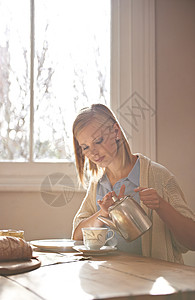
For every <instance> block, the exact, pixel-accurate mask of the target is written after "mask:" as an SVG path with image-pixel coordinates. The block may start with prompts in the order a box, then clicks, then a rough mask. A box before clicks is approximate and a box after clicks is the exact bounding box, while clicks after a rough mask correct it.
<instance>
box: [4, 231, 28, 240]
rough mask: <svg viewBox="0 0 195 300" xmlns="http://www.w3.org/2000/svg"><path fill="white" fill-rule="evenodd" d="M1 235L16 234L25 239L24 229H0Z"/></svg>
mask: <svg viewBox="0 0 195 300" xmlns="http://www.w3.org/2000/svg"><path fill="white" fill-rule="evenodd" d="M1 235H6V236H15V237H18V238H19V237H20V238H22V239H24V231H23V230H15V229H4V230H0V236H1Z"/></svg>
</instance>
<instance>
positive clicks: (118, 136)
mask: <svg viewBox="0 0 195 300" xmlns="http://www.w3.org/2000/svg"><path fill="white" fill-rule="evenodd" d="M113 129H114V132H115V139H116V140H120V139H121V129H120V126H119V125H118V123H114V125H113Z"/></svg>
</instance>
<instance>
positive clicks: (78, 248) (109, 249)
mask: <svg viewBox="0 0 195 300" xmlns="http://www.w3.org/2000/svg"><path fill="white" fill-rule="evenodd" d="M73 249H75V250H76V251H79V252H82V253H83V254H86V255H104V254H108V253H111V252H113V251H116V250H117V248H116V247H113V246H103V247H102V248H100V249H98V250H92V249H88V248H86V247H85V246H84V245H81V246H74V247H73Z"/></svg>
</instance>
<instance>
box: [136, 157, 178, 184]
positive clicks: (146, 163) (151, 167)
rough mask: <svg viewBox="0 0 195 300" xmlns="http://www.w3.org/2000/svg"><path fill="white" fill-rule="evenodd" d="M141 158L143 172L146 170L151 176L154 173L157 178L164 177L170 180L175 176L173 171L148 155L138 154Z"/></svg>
mask: <svg viewBox="0 0 195 300" xmlns="http://www.w3.org/2000/svg"><path fill="white" fill-rule="evenodd" d="M138 156H139V159H140V169H141V171H142V172H144V173H145V172H146V173H147V174H148V175H149V176H151V175H153V176H154V177H155V178H156V177H159V179H160V178H161V179H163V181H164V180H166V181H168V180H169V179H170V178H172V177H174V175H173V173H172V172H170V171H169V170H168V169H167V168H166V167H165V166H163V165H162V164H160V163H157V162H155V161H152V160H151V159H150V158H148V157H147V156H144V155H142V154H138Z"/></svg>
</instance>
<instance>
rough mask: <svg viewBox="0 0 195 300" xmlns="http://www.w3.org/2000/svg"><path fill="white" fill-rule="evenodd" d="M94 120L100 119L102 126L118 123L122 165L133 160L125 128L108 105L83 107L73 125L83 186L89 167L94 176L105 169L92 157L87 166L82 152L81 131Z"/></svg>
mask: <svg viewBox="0 0 195 300" xmlns="http://www.w3.org/2000/svg"><path fill="white" fill-rule="evenodd" d="M93 120H96V121H98V122H99V124H100V126H103V125H105V124H106V125H108V126H109V125H110V126H111V125H112V126H113V125H114V124H115V123H117V124H118V126H119V128H120V130H121V139H120V145H118V153H119V152H120V154H121V162H122V167H124V166H125V165H126V164H127V163H129V162H130V161H131V156H132V154H131V150H130V146H129V143H128V141H127V138H126V136H125V133H124V132H123V129H122V128H121V126H120V124H119V122H118V121H117V118H116V116H115V115H114V113H113V112H112V111H111V110H110V109H109V108H108V107H107V106H106V105H103V104H92V105H91V106H90V107H86V108H83V109H82V110H81V111H80V112H79V114H78V115H77V117H76V119H75V121H74V123H73V127H72V131H73V145H74V153H75V161H76V168H77V172H78V176H79V179H80V182H81V183H82V185H83V186H84V185H85V182H84V179H85V176H86V174H87V171H88V170H87V169H89V170H90V171H91V173H92V176H95V175H96V178H99V176H100V174H102V171H104V169H102V168H100V167H98V166H97V165H96V164H95V163H94V162H92V161H91V160H90V159H88V162H89V165H88V167H86V160H85V158H86V157H85V155H84V154H83V153H82V148H81V147H80V145H79V143H78V140H77V136H78V134H79V132H80V131H81V130H82V129H83V128H85V127H86V126H87V125H89V124H90V123H91V122H93ZM100 128H101V127H100Z"/></svg>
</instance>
